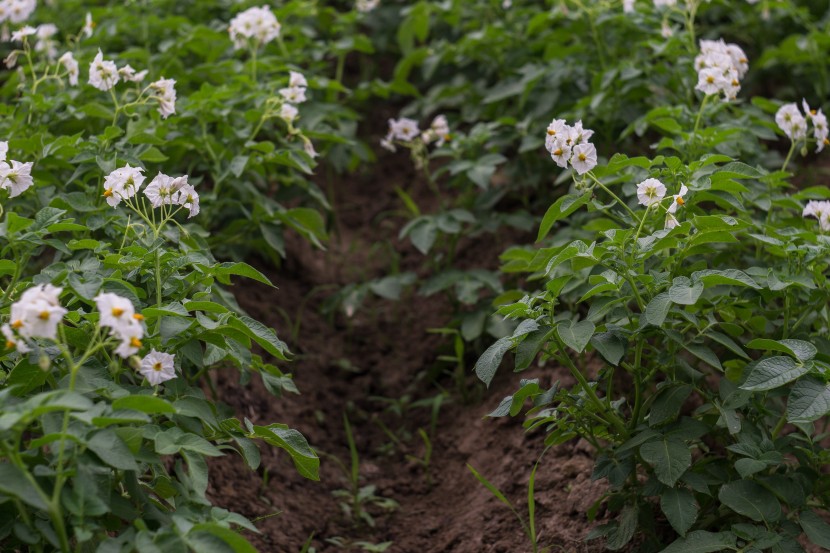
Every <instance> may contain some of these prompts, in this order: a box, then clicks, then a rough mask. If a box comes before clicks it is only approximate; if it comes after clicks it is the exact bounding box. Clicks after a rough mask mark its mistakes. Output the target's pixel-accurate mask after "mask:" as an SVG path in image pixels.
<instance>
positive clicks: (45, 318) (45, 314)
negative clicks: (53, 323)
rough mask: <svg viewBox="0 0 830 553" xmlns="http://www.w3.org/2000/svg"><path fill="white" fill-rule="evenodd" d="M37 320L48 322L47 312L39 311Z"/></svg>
mask: <svg viewBox="0 0 830 553" xmlns="http://www.w3.org/2000/svg"><path fill="white" fill-rule="evenodd" d="M38 318H39V319H40V320H41V321H48V320H49V312H48V311H41V312H40V314H39V315H38Z"/></svg>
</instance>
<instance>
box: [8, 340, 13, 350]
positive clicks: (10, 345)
mask: <svg viewBox="0 0 830 553" xmlns="http://www.w3.org/2000/svg"><path fill="white" fill-rule="evenodd" d="M14 346H15V343H14V342H12V341H11V340H6V348H7V349H11V348H13V347H14Z"/></svg>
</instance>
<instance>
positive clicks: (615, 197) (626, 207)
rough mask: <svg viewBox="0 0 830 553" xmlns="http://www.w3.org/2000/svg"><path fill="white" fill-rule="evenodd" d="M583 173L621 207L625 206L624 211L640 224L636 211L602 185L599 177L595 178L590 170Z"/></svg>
mask: <svg viewBox="0 0 830 553" xmlns="http://www.w3.org/2000/svg"><path fill="white" fill-rule="evenodd" d="M585 174H586V175H588V177H590V179H591V180H593V181H594V182H595V183H596V184H597V186H599V187H600V188H602V189H603V190H605V192H606V193H607V194H608V195H609V196H611V197H612V198H614V200H615V201H616V202H617V203H618V204H620V206H621V207H623V208H625V210H626V211H628V214H629V215H631V218H632V219H634V220H635V221H638V222H639V223H640V224H641V225H642V219H640V217H638V216H637V214H636V213H634V210H632V209H631V208H630V207H628V204H626V203H625V202H624V201H622V200H621V199H620V198H619V197H618V196H617V195H616V194H614V193H613V192H612V191H611V190H610V189H609V188H608V187H607V186H605V185H604V184H603V183H602V182H601V181H600V180H599V179H597V177H596V176H594V173H593V172H592V171H588V172H587V173H585Z"/></svg>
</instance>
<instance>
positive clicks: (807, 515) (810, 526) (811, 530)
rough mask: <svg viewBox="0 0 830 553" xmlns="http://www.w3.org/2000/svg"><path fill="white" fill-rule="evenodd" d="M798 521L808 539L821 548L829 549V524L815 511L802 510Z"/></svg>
mask: <svg viewBox="0 0 830 553" xmlns="http://www.w3.org/2000/svg"><path fill="white" fill-rule="evenodd" d="M798 522H799V524H801V528H802V529H803V530H804V533H805V534H807V537H808V538H810V541H811V542H813V543H814V544H816V545H818V546H819V547H821V548H823V549H830V524H827V523H826V522H824V520H823V519H822V518H821V517H820V516H818V515H817V514H816V513H815V511H802V512H801V514H799V515H798Z"/></svg>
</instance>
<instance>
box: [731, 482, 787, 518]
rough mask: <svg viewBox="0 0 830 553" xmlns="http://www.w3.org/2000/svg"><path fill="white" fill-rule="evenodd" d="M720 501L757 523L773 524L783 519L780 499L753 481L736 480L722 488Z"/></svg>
mask: <svg viewBox="0 0 830 553" xmlns="http://www.w3.org/2000/svg"><path fill="white" fill-rule="evenodd" d="M718 499H720V501H721V503H723V504H724V505H726V506H727V507H729V508H730V509H732V510H733V511H735V512H736V513H738V514H740V515H743V516H745V517H749V518H751V519H752V520H754V521H756V522H764V523H771V522H775V521H777V520H778V519H779V518H781V504H780V503H779V502H778V498H776V497H775V495H774V494H773V493H772V492H771V491H769V490H768V489H766V488H764V487H763V486H761V485H760V484H756V483H755V482H753V481H752V480H735V481H733V482H729V483H728V484H725V485H723V486H721V488H720V491H718Z"/></svg>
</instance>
